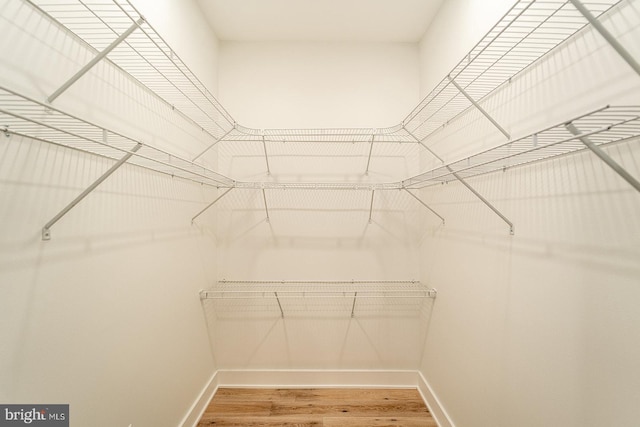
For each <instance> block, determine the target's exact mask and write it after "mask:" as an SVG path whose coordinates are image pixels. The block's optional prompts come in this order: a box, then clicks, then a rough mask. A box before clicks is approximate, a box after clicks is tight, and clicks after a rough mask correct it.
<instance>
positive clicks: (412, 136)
mask: <svg viewBox="0 0 640 427" xmlns="http://www.w3.org/2000/svg"><path fill="white" fill-rule="evenodd" d="M402 129H404V131H405V132H406V133H408V134H409V136H410V137H411V138H413V139H415V140H416V142H417V143H418V144H420V145H422V146H423V147H424V148H425V149H426V150H427V151H428V152H429V153H431V155H432V156H433V157H435V158H436V159H438V160H440V162H441V163H444V160H442V157H440V156H438V155H437V154H436V153H434V152H433V150H431V148H429V147H427V145H426V144H425V143H424V142H422V141H420V140H419V139H418V137H417V136H415V135H414V134H412V133H411V132H410V131H409V129H407V128H406V127H404V123H403V124H402Z"/></svg>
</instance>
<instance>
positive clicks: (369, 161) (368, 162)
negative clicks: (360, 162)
mask: <svg viewBox="0 0 640 427" xmlns="http://www.w3.org/2000/svg"><path fill="white" fill-rule="evenodd" d="M375 139H376V136H375V135H371V146H370V147H369V158H368V159H367V169H366V170H365V171H364V174H365V175H369V165H370V164H371V154H372V153H373V142H374V141H375Z"/></svg>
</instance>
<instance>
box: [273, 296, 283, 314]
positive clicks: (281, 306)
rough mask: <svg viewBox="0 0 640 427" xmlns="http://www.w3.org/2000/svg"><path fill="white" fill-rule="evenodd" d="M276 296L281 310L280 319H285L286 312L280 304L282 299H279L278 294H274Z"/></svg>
mask: <svg viewBox="0 0 640 427" xmlns="http://www.w3.org/2000/svg"><path fill="white" fill-rule="evenodd" d="M273 294H274V295H275V296H276V301H278V308H279V309H280V317H282V318H283V319H284V310H282V304H280V297H278V293H277V292H274V293H273Z"/></svg>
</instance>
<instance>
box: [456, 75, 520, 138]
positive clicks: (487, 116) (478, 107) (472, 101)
mask: <svg viewBox="0 0 640 427" xmlns="http://www.w3.org/2000/svg"><path fill="white" fill-rule="evenodd" d="M447 78H448V79H449V81H450V82H451V84H453V85H454V86H455V87H456V89H458V91H459V92H460V93H461V94H462V95H464V97H465V98H467V99H468V100H469V102H471V103H472V104H473V106H474V107H476V108H477V109H478V111H480V112H481V113H482V115H484V116H485V117H486V118H487V119H489V121H490V122H491V123H492V124H493V125H494V126H495V127H496V128H497V129H498V130H499V131H500V132H502V134H503V135H504V136H506V137H507V139H511V135H509V133H508V132H507V131H506V130H504V128H503V127H502V126H500V124H499V123H498V122H496V121H495V120H494V118H493V117H491V115H489V113H487V111H486V110H485V109H484V108H482V107H481V106H480V104H478V103H477V102H476V100H475V99H473V98H472V97H471V95H469V94H468V93H467V92H466V91H465V90H464V89H463V88H462V86H460V85H459V84H458V83H457V82H456V81H455V80H453V79H452V78H451V76H447Z"/></svg>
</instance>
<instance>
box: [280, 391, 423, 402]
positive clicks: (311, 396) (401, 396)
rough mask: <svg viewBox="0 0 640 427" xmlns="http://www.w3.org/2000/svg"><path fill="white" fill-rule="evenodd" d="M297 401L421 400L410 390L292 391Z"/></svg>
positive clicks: (418, 394) (418, 395) (415, 392)
mask: <svg viewBox="0 0 640 427" xmlns="http://www.w3.org/2000/svg"><path fill="white" fill-rule="evenodd" d="M292 392H293V393H295V395H296V400H297V401H306V400H317V399H330V400H349V401H351V402H356V401H361V400H422V398H421V397H420V393H419V392H418V390H417V389H415V388H414V389H410V388H397V389H396V388H391V389H389V388H386V389H385V388H380V389H377V388H316V389H299V390H292Z"/></svg>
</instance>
